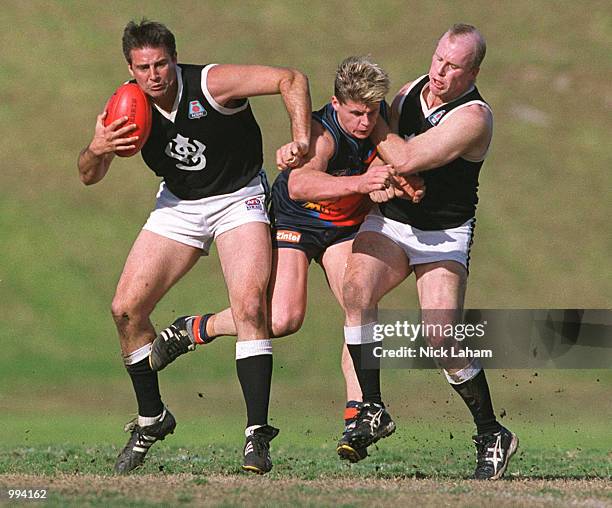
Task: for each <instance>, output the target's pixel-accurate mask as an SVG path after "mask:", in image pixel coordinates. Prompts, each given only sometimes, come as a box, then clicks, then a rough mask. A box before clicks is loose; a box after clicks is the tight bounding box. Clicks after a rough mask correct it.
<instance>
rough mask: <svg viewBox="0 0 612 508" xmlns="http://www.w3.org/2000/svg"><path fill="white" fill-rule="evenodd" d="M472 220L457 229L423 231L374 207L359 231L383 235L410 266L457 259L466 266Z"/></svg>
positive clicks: (473, 220)
mask: <svg viewBox="0 0 612 508" xmlns="http://www.w3.org/2000/svg"><path fill="white" fill-rule="evenodd" d="M475 223H476V219H475V218H472V219H470V220H468V221H467V222H465V223H464V224H462V225H461V226H458V227H456V228H450V229H441V230H436V231H423V230H421V229H417V228H415V227H413V226H411V225H410V224H404V223H403V222H398V221H395V220H392V219H389V218H388V217H384V216H383V215H382V213H381V212H380V210H379V209H378V207H377V206H375V207H374V208H372V210H371V211H370V213H369V214H368V215H367V216H366V218H365V220H364V222H363V224H362V225H361V228H359V233H362V232H365V231H372V232H374V233H380V234H381V235H384V236H386V237H387V238H389V239H390V240H392V241H393V242H395V243H396V244H397V245H399V246H400V247H401V248H402V250H403V251H404V252H405V253H406V256H407V257H408V261H409V263H410V266H413V265H422V264H424V263H435V262H437V261H456V262H457V263H460V264H462V265H463V266H465V268H466V269H468V268H469V264H470V247H471V246H472V241H473V238H474V225H475Z"/></svg>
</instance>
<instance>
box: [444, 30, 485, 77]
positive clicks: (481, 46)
mask: <svg viewBox="0 0 612 508" xmlns="http://www.w3.org/2000/svg"><path fill="white" fill-rule="evenodd" d="M444 37H449V38H451V39H454V38H456V37H465V38H467V39H469V40H470V41H471V42H472V46H473V49H472V69H477V68H479V67H480V64H481V63H482V61H483V60H484V57H485V54H486V52H487V43H486V41H485V38H484V37H483V36H482V34H481V33H480V32H479V31H478V29H477V28H476V27H475V26H472V25H467V24H465V23H456V24H454V25H453V26H451V27H450V28H449V29H448V30H447V31H446V32H444V34H443V35H442V37H440V39H443V38H444Z"/></svg>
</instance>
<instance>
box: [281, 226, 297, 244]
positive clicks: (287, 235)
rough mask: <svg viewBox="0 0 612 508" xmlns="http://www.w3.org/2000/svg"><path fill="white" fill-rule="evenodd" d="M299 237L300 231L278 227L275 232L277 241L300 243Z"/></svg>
mask: <svg viewBox="0 0 612 508" xmlns="http://www.w3.org/2000/svg"><path fill="white" fill-rule="evenodd" d="M300 238H302V233H296V232H295V231H287V230H286V229H280V230H278V231H277V232H276V241H277V242H289V243H300Z"/></svg>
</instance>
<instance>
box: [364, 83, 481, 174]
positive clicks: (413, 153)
mask: <svg viewBox="0 0 612 508" xmlns="http://www.w3.org/2000/svg"><path fill="white" fill-rule="evenodd" d="M404 88H406V87H404ZM401 96H402V91H400V93H399V94H398V95H397V97H396V98H395V100H394V101H393V106H392V115H391V128H389V126H388V125H387V124H386V123H385V122H377V123H376V126H375V128H374V131H373V133H372V135H371V136H370V137H371V139H372V141H373V142H374V143H376V144H377V148H378V152H379V153H380V154H381V156H382V158H383V159H384V160H385V162H387V163H388V164H391V165H392V166H393V167H394V168H395V169H396V170H397V172H398V173H399V174H404V175H406V174H411V173H417V172H419V171H426V170H428V169H433V168H437V167H440V166H443V165H444V164H447V163H449V162H450V161H452V160H454V159H456V158H458V157H467V158H470V159H474V160H477V159H478V158H479V157H482V156H483V155H484V154H485V153H486V150H487V148H488V146H489V143H490V142H491V136H492V133H493V117H492V115H491V111H490V110H489V109H488V108H486V107H483V106H481V105H478V104H474V105H472V106H467V107H464V108H461V109H459V110H457V111H456V112H453V114H452V115H451V116H449V117H448V119H446V120H445V121H444V122H442V123H441V124H440V125H437V126H436V127H434V128H432V129H429V130H428V131H426V132H424V133H423V134H420V135H418V136H415V137H413V138H411V139H408V140H404V139H402V138H401V137H400V136H398V135H397V134H395V133H393V132H392V130H393V131H395V132H397V126H398V120H399V108H398V103H399V101H400V100H401Z"/></svg>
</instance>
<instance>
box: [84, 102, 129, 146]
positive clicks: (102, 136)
mask: <svg viewBox="0 0 612 508" xmlns="http://www.w3.org/2000/svg"><path fill="white" fill-rule="evenodd" d="M106 115H107V112H106V111H104V112H102V113H101V114H99V115H98V116H97V118H96V129H95V131H94V137H93V139H92V141H91V143H90V144H89V150H90V151H91V152H92V153H93V154H94V155H97V156H101V155H104V154H107V153H111V152H120V151H122V150H131V149H133V148H134V147H135V145H134V142H135V141H136V140H138V136H130V137H124V136H126V135H127V134H129V133H130V132H132V131H133V130H134V129H136V124H134V123H131V124H128V125H124V124H125V123H126V122H127V120H128V117H127V116H124V117H121V118H117V120H115V121H114V122H112V123H110V124H108V125H107V126H104V119H105V118H106Z"/></svg>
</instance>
